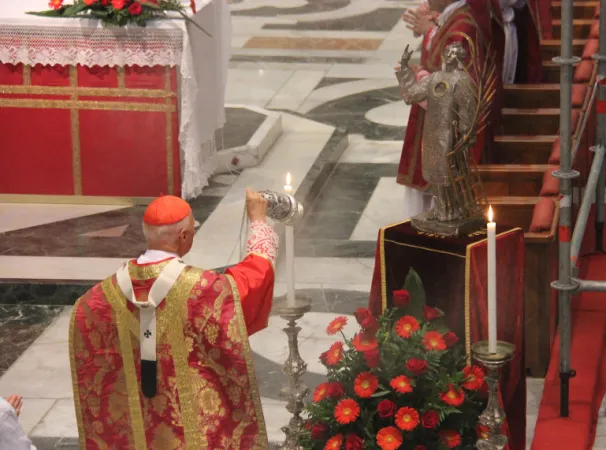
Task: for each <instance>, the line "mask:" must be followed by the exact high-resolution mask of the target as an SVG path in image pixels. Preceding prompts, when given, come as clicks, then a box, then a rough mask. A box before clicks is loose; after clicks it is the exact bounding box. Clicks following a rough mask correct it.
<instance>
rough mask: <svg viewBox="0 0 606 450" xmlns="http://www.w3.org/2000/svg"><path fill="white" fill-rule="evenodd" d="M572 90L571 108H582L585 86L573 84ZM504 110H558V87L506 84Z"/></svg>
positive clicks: (585, 92) (551, 85)
mask: <svg viewBox="0 0 606 450" xmlns="http://www.w3.org/2000/svg"><path fill="white" fill-rule="evenodd" d="M572 90H573V94H572V97H573V106H574V107H577V108H580V107H581V106H583V101H584V100H585V95H586V94H587V86H585V85H584V84H575V85H573V86H572ZM503 106H504V107H505V108H519V109H523V108H559V107H560V85H559V84H556V83H549V84H547V83H545V84H508V85H505V95H504V98H503Z"/></svg>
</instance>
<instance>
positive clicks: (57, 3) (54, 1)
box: [48, 0, 63, 9]
mask: <svg viewBox="0 0 606 450" xmlns="http://www.w3.org/2000/svg"><path fill="white" fill-rule="evenodd" d="M62 6H63V0H50V2H48V7H49V8H52V9H59V8H61V7H62Z"/></svg>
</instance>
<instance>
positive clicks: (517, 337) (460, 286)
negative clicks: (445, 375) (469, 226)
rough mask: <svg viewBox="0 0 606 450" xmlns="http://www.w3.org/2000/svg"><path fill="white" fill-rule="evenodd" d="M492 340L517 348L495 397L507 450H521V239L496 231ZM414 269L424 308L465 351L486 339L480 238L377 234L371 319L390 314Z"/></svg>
mask: <svg viewBox="0 0 606 450" xmlns="http://www.w3.org/2000/svg"><path fill="white" fill-rule="evenodd" d="M497 258H498V261H497V308H498V339H500V340H503V341H507V342H511V343H512V344H514V345H515V346H516V355H515V359H514V360H513V361H512V362H511V363H510V364H509V365H508V366H507V368H506V369H504V373H503V374H502V379H501V395H502V399H503V406H504V409H505V412H506V413H507V418H508V429H509V433H508V434H509V442H510V448H511V449H512V450H523V449H524V448H525V446H526V377H525V365H524V233H523V231H522V230H521V229H518V228H516V229H508V228H504V227H500V228H499V227H497ZM411 268H412V269H414V270H415V271H416V272H417V273H418V274H419V276H420V277H421V280H422V281H423V286H424V288H425V292H426V295H427V303H428V304H429V305H430V306H435V307H438V308H440V309H442V310H443V311H444V312H445V314H446V320H447V324H448V326H449V328H450V329H451V330H452V331H454V332H455V333H457V335H458V336H461V337H463V336H464V343H465V347H466V350H467V354H468V355H470V354H471V344H472V343H474V342H477V341H481V340H487V339H488V309H487V280H488V278H487V240H486V231H484V232H478V233H475V234H472V235H469V236H465V237H462V238H456V239H453V238H444V237H441V236H437V235H428V234H424V233H419V232H417V231H416V230H414V229H413V228H412V226H411V224H410V222H409V221H408V222H404V223H401V224H396V225H392V226H389V227H386V228H383V229H381V231H380V232H379V240H378V243H377V256H376V262H375V269H374V276H373V281H372V287H371V293H370V300H369V308H370V309H371V311H373V313H374V314H380V313H381V311H382V310H383V309H384V308H386V307H388V306H390V301H391V292H393V291H394V290H398V289H402V287H403V286H404V282H405V280H406V276H407V274H408V271H409V270H410V269H411Z"/></svg>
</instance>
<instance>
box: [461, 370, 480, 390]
mask: <svg viewBox="0 0 606 450" xmlns="http://www.w3.org/2000/svg"><path fill="white" fill-rule="evenodd" d="M463 374H464V375H465V382H464V383H463V387H464V388H465V389H467V390H469V391H477V390H478V389H480V388H481V387H482V386H483V385H484V372H483V371H482V369H480V368H479V367H478V366H468V367H465V368H463Z"/></svg>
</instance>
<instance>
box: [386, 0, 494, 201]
mask: <svg viewBox="0 0 606 450" xmlns="http://www.w3.org/2000/svg"><path fill="white" fill-rule="evenodd" d="M470 1H471V3H470V4H468V3H467V2H466V1H465V0H457V1H452V0H430V2H429V5H430V8H431V9H432V10H435V11H438V12H439V13H440V16H439V18H438V27H437V28H436V29H435V30H434V31H432V32H430V34H429V36H428V37H427V38H426V42H424V43H423V46H424V51H423V52H422V55H421V67H420V69H419V71H418V72H417V77H418V78H419V79H420V78H422V77H424V76H427V75H428V74H429V73H432V72H435V71H438V70H440V69H441V67H442V54H443V52H444V48H445V47H446V46H448V45H450V44H452V43H454V42H460V43H461V44H462V45H463V47H464V48H465V49H466V50H467V54H468V55H469V57H468V58H469V59H468V61H467V62H468V68H469V69H470V72H471V73H470V74H471V75H472V77H473V76H474V72H475V71H474V67H475V68H477V69H479V71H481V68H482V67H484V65H485V64H487V61H488V63H490V62H492V63H493V64H496V65H497V67H501V65H502V62H501V63H500V62H499V61H498V60H499V57H501V55H496V56H495V55H494V50H493V49H492V48H491V47H490V46H489V43H490V42H491V34H492V31H491V19H490V12H489V8H488V7H487V6H486V4H485V3H482V5H480V4H479V3H478V2H477V1H475V0H470ZM488 51H490V52H491V54H492V55H493V57H492V58H487V52H488ZM495 75H496V77H497V83H496V87H497V92H496V95H495V100H493V108H492V109H493V114H492V116H491V118H490V120H489V121H490V122H491V126H490V128H489V129H488V130H487V131H488V134H490V133H491V128H494V127H496V126H497V125H498V122H499V118H500V106H499V105H500V101H499V98H500V96H501V93H502V84H501V82H500V73H499V70H498V69H497V70H496V71H495ZM424 119H425V110H424V109H423V105H413V106H412V107H411V110H410V116H409V119H408V126H407V128H406V135H405V137H404V145H403V148H402V157H401V159H400V165H399V167H398V177H397V181H398V183H400V184H403V185H405V186H407V187H409V188H412V189H415V190H416V191H417V192H419V193H421V192H423V191H425V190H427V183H426V182H425V180H424V179H423V175H422V171H421V150H422V148H423V142H422V140H423V139H422V131H423V125H424V122H425V120H424ZM486 134H487V133H479V134H478V136H477V140H476V145H475V147H474V157H475V159H476V161H477V162H479V161H480V158H481V156H482V152H483V150H484V145H485V141H486ZM407 201H409V202H410V201H411V199H410V198H408V199H407ZM428 206H429V205H428V204H427V202H425V205H424V208H427V207H428ZM418 212H420V211H418ZM415 213H416V212H415Z"/></svg>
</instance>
